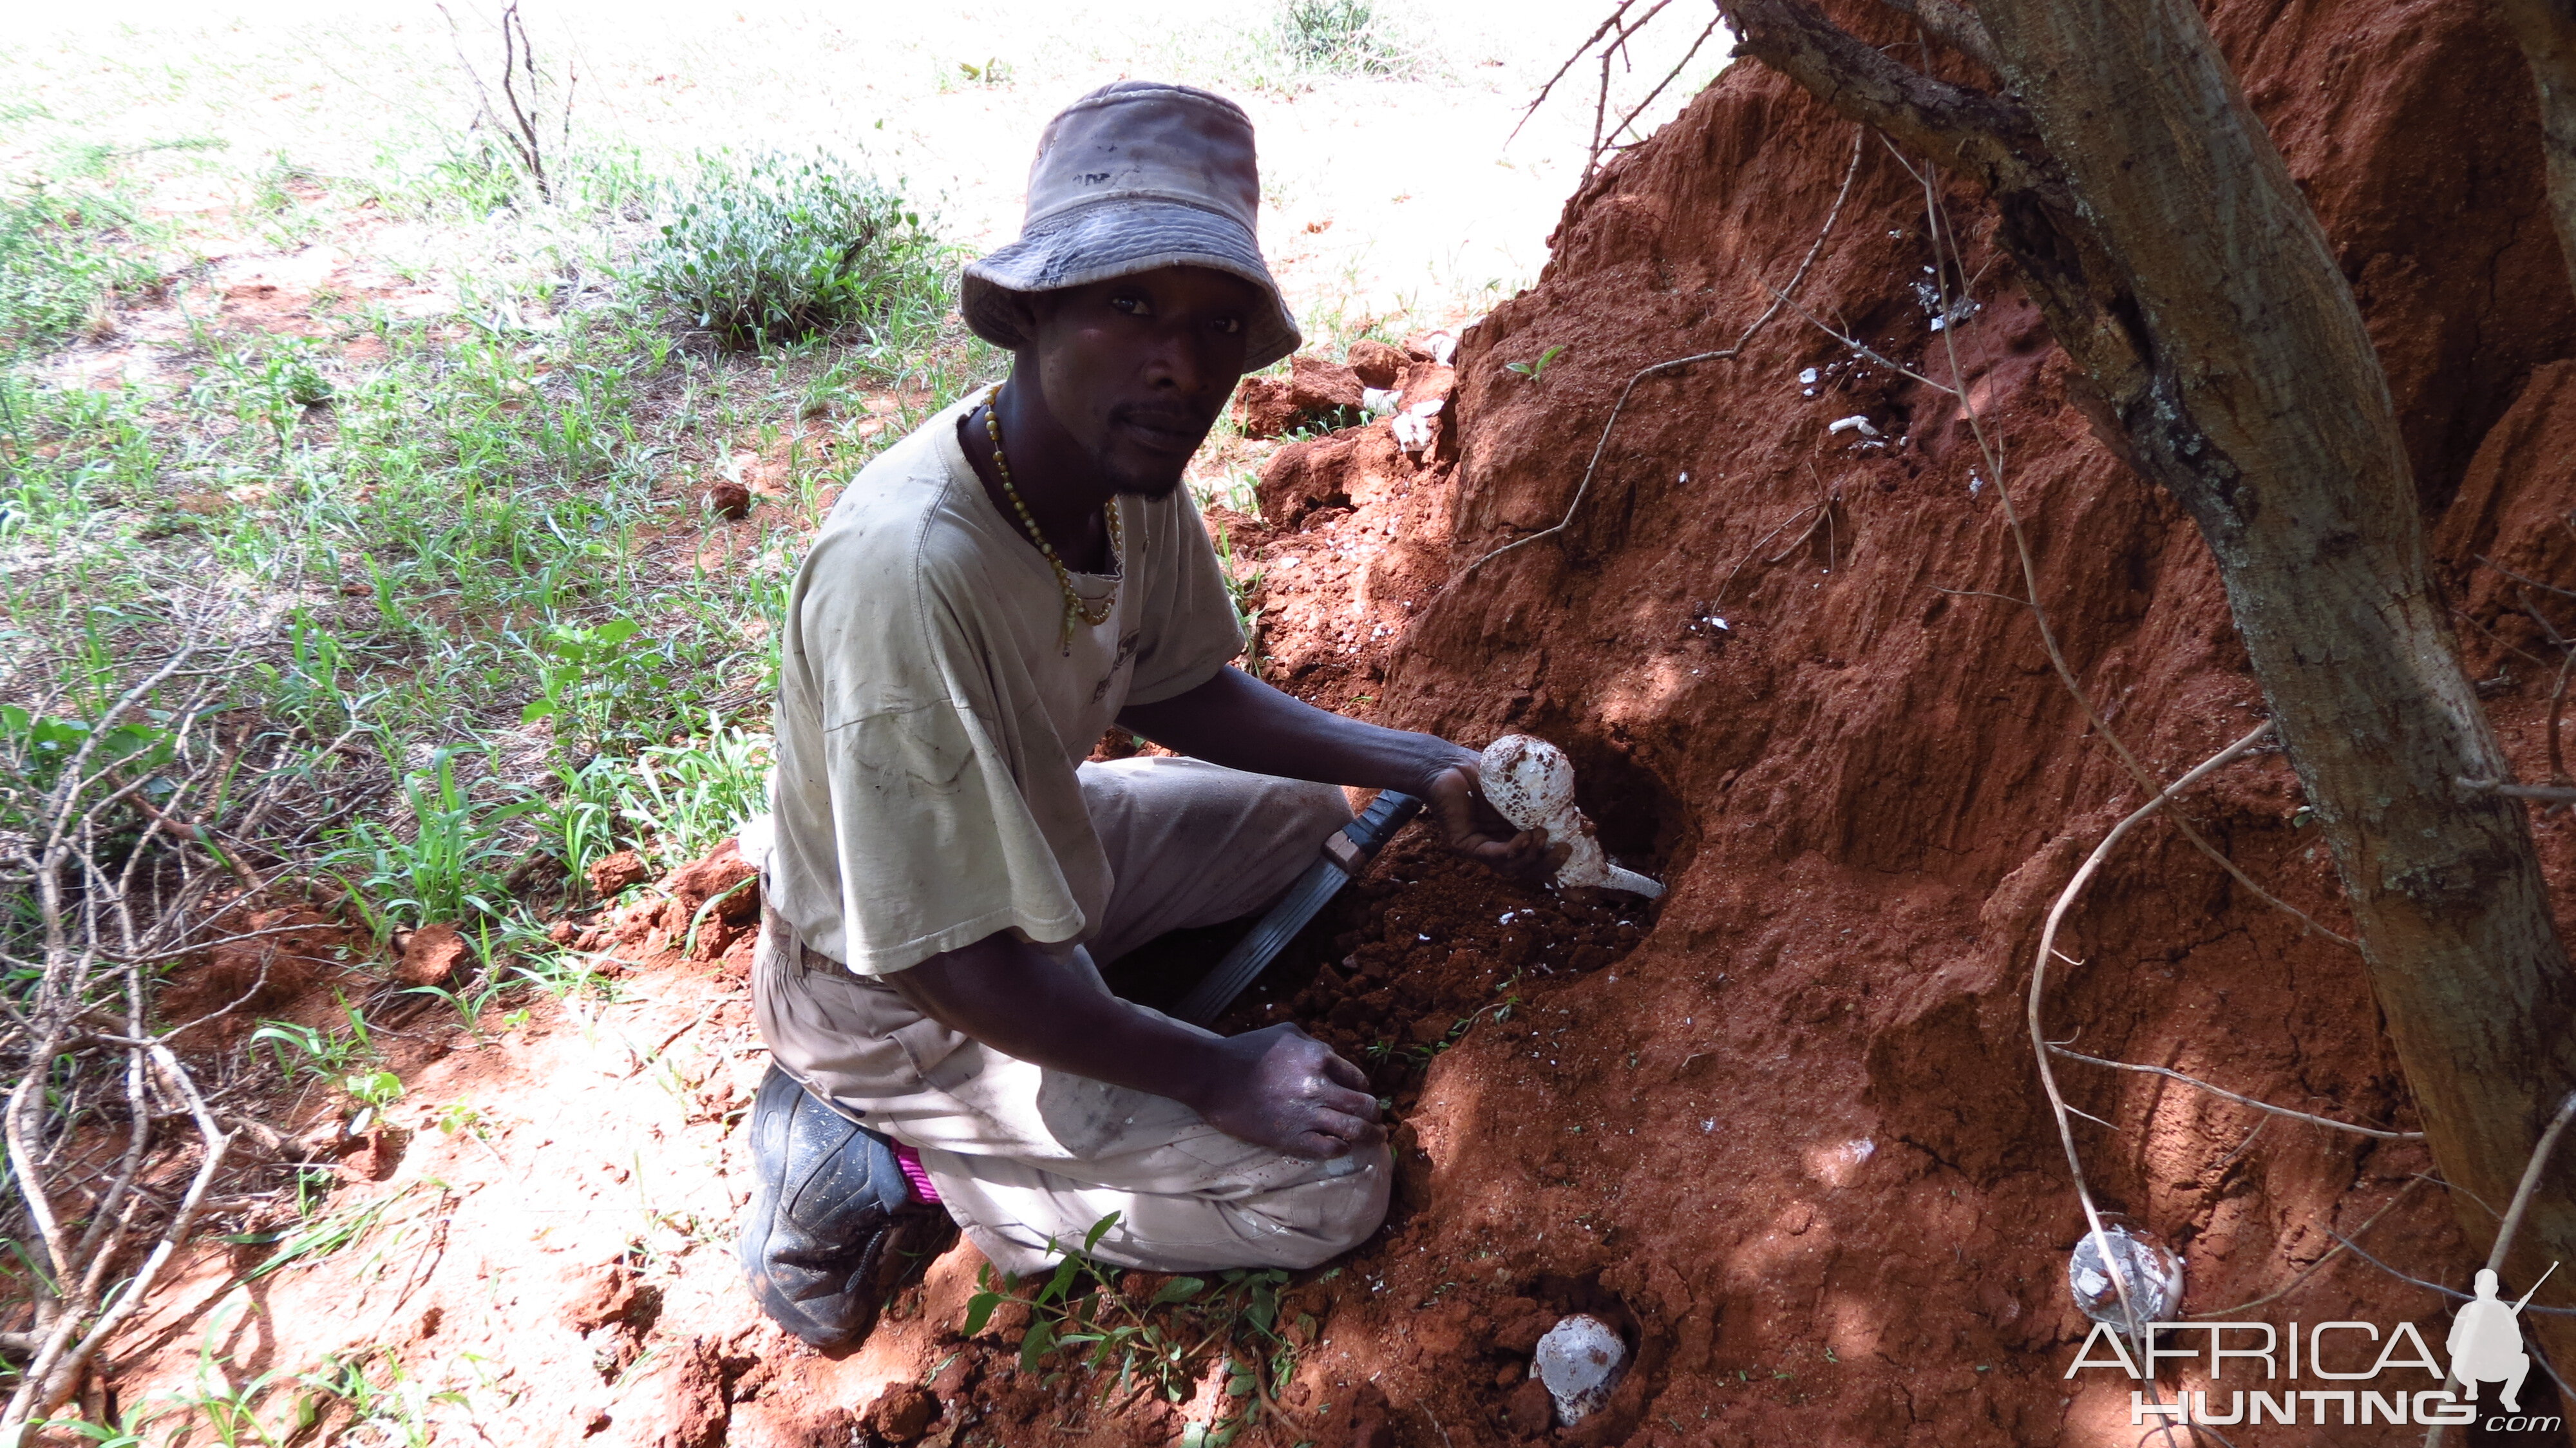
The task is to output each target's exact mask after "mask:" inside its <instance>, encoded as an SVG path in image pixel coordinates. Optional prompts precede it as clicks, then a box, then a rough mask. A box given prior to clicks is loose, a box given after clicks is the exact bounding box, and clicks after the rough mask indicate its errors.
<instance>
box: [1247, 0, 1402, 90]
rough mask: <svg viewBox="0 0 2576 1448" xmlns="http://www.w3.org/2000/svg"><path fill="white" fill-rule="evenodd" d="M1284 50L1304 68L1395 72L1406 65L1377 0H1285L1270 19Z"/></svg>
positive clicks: (1277, 41) (1276, 41) (1275, 38)
mask: <svg viewBox="0 0 2576 1448" xmlns="http://www.w3.org/2000/svg"><path fill="white" fill-rule="evenodd" d="M1271 31H1272V38H1273V41H1274V42H1275V43H1276V44H1277V45H1278V47H1279V50H1280V53H1281V54H1283V55H1285V56H1286V57H1287V58H1288V60H1289V61H1290V62H1291V63H1293V64H1295V65H1296V66H1298V67H1299V68H1300V69H1304V70H1322V71H1334V72H1339V73H1342V74H1346V75H1393V74H1395V73H1397V72H1399V71H1401V70H1403V69H1404V68H1405V55H1404V50H1403V48H1402V47H1401V46H1399V45H1397V44H1396V43H1395V39H1394V37H1393V36H1392V34H1390V33H1389V28H1388V26H1387V23H1386V22H1385V21H1384V20H1383V19H1382V18H1381V17H1380V16H1379V15H1378V13H1377V6H1376V4H1375V3H1374V0H1284V3H1283V4H1281V5H1280V7H1279V12H1278V14H1277V15H1276V16H1275V17H1273V19H1272V22H1271Z"/></svg>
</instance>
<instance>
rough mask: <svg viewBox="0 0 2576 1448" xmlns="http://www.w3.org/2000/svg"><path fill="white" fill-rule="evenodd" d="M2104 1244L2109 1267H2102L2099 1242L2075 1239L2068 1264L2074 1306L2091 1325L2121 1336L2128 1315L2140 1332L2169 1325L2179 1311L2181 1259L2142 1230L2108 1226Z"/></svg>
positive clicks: (2089, 1237) (2091, 1238)
mask: <svg viewBox="0 0 2576 1448" xmlns="http://www.w3.org/2000/svg"><path fill="white" fill-rule="evenodd" d="M2102 1239H2103V1240H2107V1241H2108V1242H2109V1244H2110V1249H2111V1250H2110V1258H2111V1263H2112V1264H2113V1267H2106V1266H2105V1265H2104V1263H2103V1260H2102V1256H2103V1254H2102V1242H2101V1241H2097V1240H2096V1239H2095V1238H2094V1236H2093V1234H2092V1233H2091V1232H2086V1233H2085V1234H2084V1235H2083V1236H2081V1237H2079V1238H2077V1239H2076V1241H2075V1250H2074V1251H2073V1252H2072V1253H2070V1254H2069V1255H2068V1257H2067V1259H2066V1287H2067V1290H2068V1291H2069V1292H2072V1293H2073V1294H2074V1295H2075V1305H2076V1306H2077V1307H2078V1308H2081V1309H2082V1310H2083V1313H2084V1315H2085V1316H2086V1317H2089V1318H2091V1319H2093V1320H2094V1321H2095V1322H2107V1323H2109V1324H2110V1325H2111V1326H2113V1327H2117V1328H2120V1329H2122V1330H2123V1331H2126V1330H2127V1324H2128V1315H2129V1314H2130V1313H2132V1312H2134V1313H2135V1314H2137V1320H2138V1323H2139V1325H2140V1326H2144V1325H2145V1324H2147V1323H2150V1322H2168V1321H2171V1320H2172V1319H2173V1315H2174V1310H2175V1309H2176V1308H2178V1307H2180V1306H2182V1259H2181V1258H2180V1257H2177V1256H2175V1255H2174V1253H2173V1249H2172V1248H2170V1247H2167V1246H2166V1245H2165V1244H2164V1243H2162V1242H2160V1241H2157V1240H2156V1237H2155V1234H2154V1233H2152V1232H2149V1231H2146V1230H2144V1229H2142V1228H2138V1227H2130V1226H2126V1225H2123V1224H2120V1223H2106V1224H2104V1226H2103V1228H2102ZM2114 1268H2116V1270H2117V1271H2118V1272H2119V1274H2120V1281H2119V1282H2117V1283H2115V1282H2113V1281H2112V1280H2111V1272H2112V1270H2114ZM2123 1286H2125V1287H2127V1288H2128V1290H2129V1291H2128V1296H2129V1301H2128V1304H2127V1306H2126V1307H2125V1308H2124V1307H2123V1306H2122V1305H2121V1302H2120V1289H2121V1287H2123Z"/></svg>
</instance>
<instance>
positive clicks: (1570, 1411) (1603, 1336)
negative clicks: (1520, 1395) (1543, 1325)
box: [1535, 1312, 1628, 1428]
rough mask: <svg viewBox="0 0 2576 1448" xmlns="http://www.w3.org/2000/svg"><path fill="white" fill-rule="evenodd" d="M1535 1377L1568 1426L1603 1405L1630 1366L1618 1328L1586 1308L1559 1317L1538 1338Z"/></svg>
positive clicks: (1557, 1415)
mask: <svg viewBox="0 0 2576 1448" xmlns="http://www.w3.org/2000/svg"><path fill="white" fill-rule="evenodd" d="M1535 1366H1536V1367H1537V1369H1538V1380H1539V1381H1540V1382H1542V1383H1545V1384H1546V1385H1547V1395H1548V1397H1550V1398H1552V1399H1554V1400H1555V1402H1556V1421H1557V1422H1558V1423H1560V1424H1562V1425H1564V1426H1565V1427H1568V1428H1571V1427H1573V1426H1574V1425H1575V1424H1577V1423H1580V1422H1582V1421H1583V1420H1584V1419H1586V1418H1589V1417H1591V1416H1592V1415H1593V1414H1594V1413H1596V1412H1599V1411H1600V1410H1601V1405H1602V1404H1604V1403H1607V1402H1609V1401H1610V1390H1611V1389H1612V1388H1615V1387H1617V1386H1619V1375H1620V1374H1621V1373H1623V1372H1625V1371H1626V1370H1627V1367H1628V1345H1627V1344H1626V1343H1624V1342H1622V1341H1620V1340H1619V1333H1618V1330H1617V1329H1615V1328H1613V1327H1612V1326H1611V1325H1610V1324H1608V1323H1606V1322H1603V1321H1602V1320H1601V1319H1600V1318H1597V1317H1594V1316H1592V1315H1591V1314H1590V1313H1584V1312H1578V1313H1576V1314H1574V1315H1573V1316H1572V1317H1567V1318H1561V1319H1559V1320H1558V1322H1557V1324H1556V1326H1554V1327H1551V1328H1549V1329H1548V1330H1547V1336H1545V1337H1542V1338H1540V1339H1539V1340H1538V1358H1537V1362H1536V1364H1535Z"/></svg>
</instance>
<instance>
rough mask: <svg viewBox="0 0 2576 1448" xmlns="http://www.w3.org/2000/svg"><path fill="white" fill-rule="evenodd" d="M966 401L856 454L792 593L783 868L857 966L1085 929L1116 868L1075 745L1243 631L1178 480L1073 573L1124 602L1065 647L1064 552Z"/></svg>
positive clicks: (1164, 693)
mask: <svg viewBox="0 0 2576 1448" xmlns="http://www.w3.org/2000/svg"><path fill="white" fill-rule="evenodd" d="M974 402H975V400H974V399H970V400H968V401H966V402H962V403H959V404H958V405H956V406H954V407H951V408H948V409H947V410H945V411H943V412H941V413H940V414H939V415H938V416H936V417H933V418H931V419H930V421H929V422H927V423H925V424H923V426H922V427H921V429H920V430H919V431H917V432H914V433H913V434H912V435H911V436H909V437H906V438H905V439H903V440H902V441H901V442H898V443H896V444H895V445H894V446H893V447H891V448H889V449H887V450H886V451H885V453H884V454H883V455H881V456H879V457H878V458H877V459H876V460H875V461H874V462H872V463H870V464H868V466H867V467H866V468H865V469H863V470H862V471H861V472H860V473H859V476H858V477H857V478H856V479H855V480H853V481H852V482H851V484H850V486H849V489H848V491H846V492H844V493H843V494H842V495H841V499H840V501H839V502H838V503H836V504H835V505H834V506H833V508H832V512H831V516H830V517H828V518H827V519H825V520H824V524H823V529H822V532H821V533H820V534H818V535H817V536H816V537H815V539H814V547H813V551H812V552H810V553H808V554H807V555H806V556H805V564H804V566H803V567H802V568H800V569H799V570H797V574H796V583H795V587H794V589H793V590H792V591H791V592H790V593H789V595H788V600H787V625H786V633H785V638H784V639H783V641H782V646H783V649H784V655H783V658H782V659H781V662H780V668H779V683H778V715H777V719H776V729H777V736H778V768H777V773H776V775H775V776H774V778H773V781H772V784H771V796H772V799H771V813H772V815H773V816H774V818H775V821H776V829H777V844H776V846H775V852H774V854H773V855H772V857H771V865H770V885H771V888H772V891H773V893H774V895H775V904H776V905H777V907H778V909H779V911H780V912H781V913H782V914H784V915H785V916H786V917H787V920H788V922H789V923H790V924H792V925H794V926H795V927H796V932H797V934H798V936H799V937H800V938H801V939H802V940H803V941H804V942H805V943H806V944H807V945H810V946H812V947H813V948H814V949H816V950H819V951H821V952H822V953H823V954H825V955H828V956H830V957H832V958H833V959H835V960H839V961H843V962H845V963H847V964H848V966H849V967H850V969H852V970H854V971H856V972H858V973H859V974H861V975H888V974H891V973H893V972H895V971H899V970H903V969H906V968H908V967H910V966H914V965H917V964H919V963H921V962H922V961H923V960H926V959H928V958H929V957H931V956H933V955H936V954H938V953H940V952H941V951H946V950H955V949H957V948H959V947H961V946H966V945H971V944H973V943H975V942H976V941H978V940H981V939H983V938H984V937H985V936H988V935H991V934H993V933H995V932H997V931H1001V930H1006V929H1017V930H1019V931H1021V932H1022V933H1023V934H1025V935H1026V936H1027V937H1028V938H1029V939H1030V940H1032V941H1036V942H1039V943H1041V944H1044V943H1051V942H1057V941H1068V940H1074V939H1078V938H1079V937H1080V936H1081V935H1082V933H1083V929H1084V926H1085V924H1086V922H1088V921H1091V920H1096V919H1098V918H1099V917H1100V912H1101V910H1102V908H1103V907H1104V906H1105V905H1107V903H1108V901H1109V888H1110V883H1111V880H1110V871H1109V864H1108V860H1107V858H1106V857H1105V856H1104V855H1103V854H1102V853H1101V849H1100V841H1099V839H1098V837H1097V836H1095V835H1094V834H1093V833H1092V829H1091V820H1090V817H1089V816H1088V815H1087V814H1085V813H1084V812H1083V806H1082V789H1081V786H1080V785H1079V784H1078V783H1077V782H1076V781H1075V778H1074V767H1075V766H1076V765H1078V764H1080V763H1081V762H1082V760H1083V758H1084V756H1086V755H1088V754H1089V753H1090V752H1091V747H1092V745H1093V744H1094V743H1096V742H1097V741H1098V740H1099V738H1100V734H1101V731H1102V730H1104V729H1106V728H1108V727H1109V725H1110V723H1111V721H1113V720H1114V719H1116V717H1117V716H1118V712H1119V711H1120V710H1121V709H1124V708H1125V707H1126V706H1127V705H1129V704H1131V703H1135V704H1150V703H1156V702H1159V701H1161V700H1164V699H1168V698H1171V697H1172V696H1174V695H1176V694H1181V693H1185V692H1187V691H1189V690H1190V689H1193V688H1196V687H1197V686H1198V685H1200V684H1203V683H1205V682H1207V680H1209V679H1211V678H1213V677H1215V674H1216V671H1217V670H1218V669H1220V668H1223V667H1224V666H1225V665H1226V663H1227V661H1228V660H1230V659H1232V658H1233V657H1234V656H1235V655H1236V654H1237V653H1239V652H1241V651H1242V648H1243V636H1242V632H1241V630H1239V629H1238V628H1236V626H1235V622H1234V610H1233V608H1232V607H1231V606H1230V604H1229V602H1228V600H1227V597H1226V589H1225V581H1224V577H1223V575H1222V573H1221V572H1220V570H1219V565H1218V563H1217V559H1216V551H1215V549H1213V548H1212V547H1210V546H1209V544H1208V537H1207V530H1206V528H1205V527H1204V526H1203V525H1202V524H1201V523H1200V522H1199V515H1198V509H1197V508H1196V507H1194V506H1192V505H1191V503H1190V498H1189V491H1188V489H1186V488H1175V489H1173V491H1172V493H1171V494H1170V495H1169V496H1168V497H1165V498H1163V499H1161V500H1159V501H1147V500H1145V499H1143V498H1136V497H1121V498H1119V499H1118V508H1119V520H1120V523H1121V525H1122V527H1123V528H1124V530H1125V534H1126V556H1125V562H1124V577H1123V578H1121V579H1118V580H1112V579H1109V578H1106V577H1100V576H1095V575H1089V574H1080V573H1077V574H1075V575H1073V577H1074V581H1075V585H1076V588H1077V591H1080V592H1082V593H1084V594H1085V595H1086V597H1087V598H1088V599H1090V600H1093V601H1096V600H1098V599H1099V598H1100V597H1101V596H1103V595H1104V594H1106V593H1108V592H1109V591H1110V590H1111V589H1112V588H1114V589H1115V590H1116V593H1117V606H1116V607H1115V608H1113V609H1112V610H1111V611H1110V614H1109V618H1108V619H1107V621H1105V622H1103V623H1101V624H1099V625H1098V626H1096V627H1086V626H1084V625H1083V624H1082V623H1081V622H1080V621H1079V620H1077V621H1076V622H1075V625H1074V630H1073V647H1072V651H1071V652H1070V653H1069V654H1068V653H1067V652H1066V650H1065V647H1064V644H1063V627H1064V593H1063V590H1062V589H1060V588H1059V587H1058V586H1057V584H1056V577H1055V570H1054V569H1052V568H1050V567H1049V566H1048V565H1047V562H1046V560H1045V559H1044V558H1043V557H1041V556H1039V554H1038V551H1037V549H1036V548H1034V547H1032V546H1030V544H1029V541H1028V536H1027V534H1026V533H1025V532H1023V531H1022V530H1021V529H1020V527H1019V526H1018V524H1017V523H1016V522H1014V521H1012V520H1009V519H1006V518H1004V517H1003V515H1002V512H1001V510H1000V509H999V508H996V507H995V506H994V505H993V501H992V499H991V498H989V497H988V496H986V494H985V492H984V487H983V484H982V483H981V482H979V481H978V480H977V479H976V477H975V473H974V470H973V468H971V467H970V466H969V465H968V464H967V461H966V455H965V453H964V452H963V451H962V450H961V449H960V448H959V447H958V444H957V420H958V419H959V418H960V417H962V416H964V415H965V414H966V413H967V412H969V411H970V410H971V409H972V408H973V406H974Z"/></svg>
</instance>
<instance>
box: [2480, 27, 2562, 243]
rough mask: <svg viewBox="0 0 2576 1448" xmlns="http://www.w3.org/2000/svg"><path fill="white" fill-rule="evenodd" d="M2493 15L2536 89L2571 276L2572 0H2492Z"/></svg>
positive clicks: (2553, 215) (2553, 212) (2552, 211)
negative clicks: (2518, 48) (2519, 51)
mask: <svg viewBox="0 0 2576 1448" xmlns="http://www.w3.org/2000/svg"><path fill="white" fill-rule="evenodd" d="M2496 15H2497V17H2498V18H2500V19H2502V20H2503V21H2504V24H2505V28H2506V29H2507V30H2510V31H2512V32H2513V38H2514V39H2515V40H2516V41H2517V42H2519V43H2520V44H2521V46H2522V58H2523V59H2524V60H2526V61H2529V62H2530V63H2531V79H2532V81H2533V83H2534V84H2535V85H2537V86H2538V87H2539V89H2540V152H2541V155H2542V157H2543V158H2544V159H2545V160H2546V161H2547V162H2548V165H2549V215H2550V219H2551V220H2552V221H2554V222H2555V223H2556V224H2557V227H2558V249H2559V250H2560V251H2561V252H2563V253H2565V254H2566V258H2567V271H2568V275H2569V277H2570V278H2571V279H2576V0H2496Z"/></svg>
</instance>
